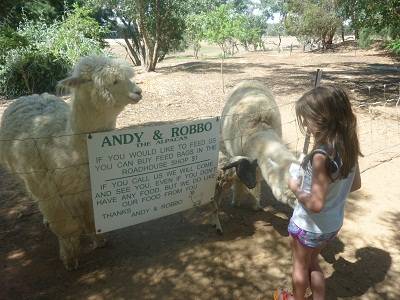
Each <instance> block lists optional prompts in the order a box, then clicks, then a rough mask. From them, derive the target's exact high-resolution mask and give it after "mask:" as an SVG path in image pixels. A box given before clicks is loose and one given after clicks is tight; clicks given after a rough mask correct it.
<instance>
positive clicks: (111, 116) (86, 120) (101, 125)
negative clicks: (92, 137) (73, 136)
mask: <svg viewBox="0 0 400 300" xmlns="http://www.w3.org/2000/svg"><path fill="white" fill-rule="evenodd" d="M116 119H117V113H115V112H114V110H113V109H112V108H109V109H104V110H100V109H98V108H97V107H96V106H95V105H94V104H93V103H92V101H90V93H89V92H85V91H79V90H77V91H75V93H74V94H73V96H72V107H71V116H70V122H69V127H70V130H71V131H72V132H73V133H91V132H98V131H108V130H111V129H114V128H115V124H116Z"/></svg>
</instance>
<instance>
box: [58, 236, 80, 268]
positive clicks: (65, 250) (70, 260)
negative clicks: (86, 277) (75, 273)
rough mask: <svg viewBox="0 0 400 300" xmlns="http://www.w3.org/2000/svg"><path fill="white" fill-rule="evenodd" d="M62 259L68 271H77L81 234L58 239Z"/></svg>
mask: <svg viewBox="0 0 400 300" xmlns="http://www.w3.org/2000/svg"><path fill="white" fill-rule="evenodd" d="M58 243H59V246H60V259H61V260H62V262H63V263H64V266H65V268H66V269H67V270H68V271H71V270H76V269H77V268H78V266H79V252H80V232H77V233H74V234H71V235H69V236H64V237H60V236H59V237H58Z"/></svg>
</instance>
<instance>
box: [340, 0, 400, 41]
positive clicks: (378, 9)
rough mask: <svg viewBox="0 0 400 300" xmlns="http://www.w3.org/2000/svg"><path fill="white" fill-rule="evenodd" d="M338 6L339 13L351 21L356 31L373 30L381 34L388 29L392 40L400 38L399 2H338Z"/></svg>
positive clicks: (362, 0)
mask: <svg viewBox="0 0 400 300" xmlns="http://www.w3.org/2000/svg"><path fill="white" fill-rule="evenodd" d="M338 6H339V7H338V11H339V12H340V13H342V14H343V16H344V17H346V18H349V19H350V20H351V24H352V26H353V28H354V29H355V30H356V31H358V30H362V29H364V28H372V29H374V30H375V32H381V31H382V30H384V29H386V30H388V32H389V34H390V37H391V38H393V39H397V38H400V6H399V1H398V0H386V1H371V0H358V1H354V0H338Z"/></svg>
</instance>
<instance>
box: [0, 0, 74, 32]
mask: <svg viewBox="0 0 400 300" xmlns="http://www.w3.org/2000/svg"><path fill="white" fill-rule="evenodd" d="M74 2H78V1H74V0H33V1H24V0H2V1H0V20H1V23H3V24H4V23H6V24H7V25H8V26H10V27H13V28H14V29H16V28H17V27H18V25H19V23H20V22H21V21H23V20H24V19H28V20H38V19H42V20H45V21H47V22H48V23H50V22H52V21H53V20H54V19H55V18H57V17H58V16H61V15H63V14H64V12H65V10H66V9H67V8H68V7H70V6H71V5H72V4H73V3H74Z"/></svg>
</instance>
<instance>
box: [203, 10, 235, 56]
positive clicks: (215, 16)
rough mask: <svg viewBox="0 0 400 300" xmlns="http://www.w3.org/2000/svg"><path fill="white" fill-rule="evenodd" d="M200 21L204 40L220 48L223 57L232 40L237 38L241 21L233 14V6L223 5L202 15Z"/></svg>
mask: <svg viewBox="0 0 400 300" xmlns="http://www.w3.org/2000/svg"><path fill="white" fill-rule="evenodd" d="M202 20H203V22H204V37H205V39H206V40H208V41H209V42H210V43H214V44H217V45H218V46H220V48H221V50H222V51H223V53H224V55H225V54H226V53H227V51H228V48H229V47H230V46H231V43H232V41H233V39H234V38H235V37H236V36H237V33H238V28H239V27H240V26H241V25H242V24H243V19H242V18H240V16H239V15H238V14H236V13H235V11H234V9H233V6H231V5H225V4H223V5H221V6H219V7H217V8H216V9H215V10H213V11H210V12H209V13H205V14H203V15H202Z"/></svg>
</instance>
